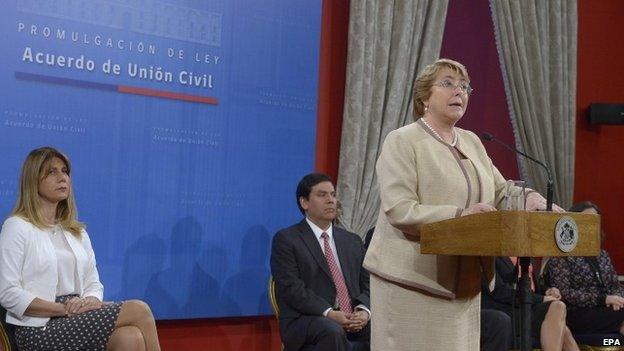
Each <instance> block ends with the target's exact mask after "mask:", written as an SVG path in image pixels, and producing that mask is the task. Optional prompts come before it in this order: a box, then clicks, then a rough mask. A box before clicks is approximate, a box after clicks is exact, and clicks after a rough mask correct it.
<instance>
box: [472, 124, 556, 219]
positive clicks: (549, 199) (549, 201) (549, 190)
mask: <svg viewBox="0 0 624 351" xmlns="http://www.w3.org/2000/svg"><path fill="white" fill-rule="evenodd" d="M481 137H482V138H483V140H486V141H495V142H497V143H499V144H501V145H503V146H504V147H506V148H508V149H509V150H511V151H514V152H516V153H518V154H520V155H522V156H524V157H526V158H528V159H529V160H531V161H533V162H535V163H537V164H538V165H540V166H542V167H543V168H544V169H545V170H546V174H547V175H548V182H547V183H546V211H552V205H553V178H552V173H550V168H548V166H546V164H545V163H543V162H542V161H540V160H538V159H536V158H534V157H531V156H529V155H527V154H525V153H524V152H522V151H520V150H518V149H516V148H515V147H513V146H511V145H508V144H507V143H505V142H502V141H500V140H498V139H496V138H495V137H494V136H493V135H492V134H490V133H488V132H484V133H483V134H481Z"/></svg>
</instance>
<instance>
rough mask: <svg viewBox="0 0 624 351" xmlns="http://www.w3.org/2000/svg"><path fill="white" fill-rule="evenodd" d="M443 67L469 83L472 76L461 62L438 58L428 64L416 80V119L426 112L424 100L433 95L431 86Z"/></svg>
mask: <svg viewBox="0 0 624 351" xmlns="http://www.w3.org/2000/svg"><path fill="white" fill-rule="evenodd" d="M443 68H449V69H450V70H452V71H453V72H455V73H458V74H459V75H461V76H462V78H464V79H465V80H466V81H468V83H470V77H469V76H468V71H467V70H466V67H465V66H464V65H462V64H461V63H459V62H457V61H454V60H450V59H445V58H442V59H438V60H437V61H435V62H434V63H432V64H429V65H427V66H426V67H425V68H424V69H423V70H422V72H420V74H419V75H418V77H417V78H416V80H415V81H414V119H415V120H417V119H419V118H420V117H422V116H423V115H424V114H425V103H424V101H425V100H427V99H429V96H431V86H432V85H433V80H434V79H435V78H436V75H437V74H438V72H440V70H442V69H443Z"/></svg>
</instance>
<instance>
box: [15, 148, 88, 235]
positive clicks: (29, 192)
mask: <svg viewBox="0 0 624 351" xmlns="http://www.w3.org/2000/svg"><path fill="white" fill-rule="evenodd" d="M54 158H58V159H60V160H61V161H63V163H65V167H67V175H69V174H70V171H71V164H70V162H69V158H67V156H65V155H64V154H63V153H62V152H60V151H59V150H57V149H55V148H53V147H49V146H46V147H41V148H38V149H35V150H33V151H31V152H30V153H29V154H28V156H27V157H26V160H24V164H23V165H22V174H21V176H20V187H19V194H18V196H17V202H16V204H15V208H14V209H13V212H12V215H15V216H19V217H21V218H23V219H25V220H27V221H29V222H30V223H32V224H34V225H35V226H37V227H38V228H41V229H45V228H49V227H50V225H48V224H46V223H45V222H44V220H43V217H42V215H41V198H40V196H39V183H40V182H41V180H43V178H44V177H45V175H46V174H47V170H48V168H49V166H50V163H51V162H52V160H53V159H54ZM77 212H78V211H77V209H76V202H75V200H74V194H73V191H72V187H70V190H69V195H68V196H67V199H65V200H63V201H61V202H59V203H58V205H57V207H56V216H55V219H56V221H57V223H58V224H60V225H61V226H62V227H63V229H65V230H68V231H69V232H71V233H72V234H73V235H74V236H76V237H78V238H79V237H80V235H81V232H82V230H83V229H84V228H85V225H84V224H83V223H81V222H79V221H78V220H77V219H76V218H77V216H78V213H77Z"/></svg>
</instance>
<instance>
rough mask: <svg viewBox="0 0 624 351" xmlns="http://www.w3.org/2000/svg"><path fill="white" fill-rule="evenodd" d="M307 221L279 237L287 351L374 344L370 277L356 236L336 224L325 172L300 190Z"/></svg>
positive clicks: (279, 290)
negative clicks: (371, 325)
mask: <svg viewBox="0 0 624 351" xmlns="http://www.w3.org/2000/svg"><path fill="white" fill-rule="evenodd" d="M296 195H297V205H298V206H299V210H300V211H301V213H303V214H304V215H305V218H304V219H303V220H302V221H301V222H299V223H297V224H295V225H293V226H290V227H288V228H285V229H282V230H280V231H278V232H277V234H275V236H274V237H273V247H272V250H271V272H272V274H273V279H274V280H275V288H276V296H277V301H278V304H279V308H280V334H281V337H282V342H283V343H284V347H285V350H286V351H291V350H292V351H294V350H299V349H301V348H303V347H305V348H306V349H313V350H323V351H331V350H351V349H352V345H354V344H355V343H352V342H355V341H357V344H358V345H359V346H363V345H364V347H365V349H366V350H368V341H369V340H370V326H369V323H368V321H369V320H370V313H371V312H370V310H369V306H370V297H369V276H368V272H366V270H365V269H364V268H363V267H362V261H363V260H364V248H363V244H362V240H361V239H360V237H359V236H357V235H356V234H353V233H350V232H348V231H346V230H343V229H340V228H336V227H334V226H333V225H332V222H333V220H334V218H335V217H336V194H335V190H334V185H333V183H332V180H331V178H330V177H329V176H327V175H325V174H319V173H313V174H308V175H306V176H305V177H303V179H301V181H300V182H299V185H298V186H297V194H296Z"/></svg>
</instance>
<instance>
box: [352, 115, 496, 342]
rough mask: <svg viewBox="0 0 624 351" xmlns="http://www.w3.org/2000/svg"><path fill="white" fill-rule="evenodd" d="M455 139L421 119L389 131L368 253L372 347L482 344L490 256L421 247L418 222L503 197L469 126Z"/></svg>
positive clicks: (456, 213) (381, 159) (455, 214)
mask: <svg viewBox="0 0 624 351" xmlns="http://www.w3.org/2000/svg"><path fill="white" fill-rule="evenodd" d="M455 131H456V133H458V140H457V143H456V145H455V147H452V146H450V145H449V144H446V143H445V142H444V141H442V140H440V139H439V138H438V137H437V136H435V135H434V134H433V133H432V132H431V131H430V130H429V129H428V128H427V127H426V126H425V125H424V123H423V122H422V121H417V122H415V123H412V124H410V125H407V126H405V127H402V128H399V129H397V130H395V131H392V132H391V133H390V134H388V136H387V137H386V140H385V142H384V145H383V148H382V152H381V155H380V156H379V159H378V161H377V166H376V170H377V178H378V182H379V192H380V197H381V209H380V212H379V217H378V220H377V224H376V228H375V233H374V235H373V239H372V242H371V244H370V247H369V249H368V252H367V254H366V258H365V260H364V267H365V268H366V269H367V270H368V271H369V272H370V273H371V310H372V321H371V327H372V335H371V338H372V340H371V349H372V350H373V351H393V350H397V351H400V350H427V351H435V350H440V351H454V350H456V351H471V350H474V351H478V350H479V328H480V318H479V316H480V294H479V292H480V281H481V280H480V279H481V274H482V270H483V269H485V270H486V272H485V274H486V275H490V274H491V271H490V270H491V268H492V260H491V259H487V258H479V257H467V256H462V257H456V256H436V255H422V254H421V253H420V245H419V241H418V239H419V235H418V227H419V225H420V224H423V223H431V222H436V221H441V220H445V219H449V218H454V217H458V216H459V215H460V214H461V212H462V210H463V209H464V208H467V207H468V206H470V205H471V204H474V203H477V202H483V203H488V204H491V205H494V206H496V205H498V204H499V203H500V202H501V200H502V198H503V195H504V193H505V190H506V189H505V187H506V181H505V179H504V178H503V176H502V175H501V174H500V172H499V171H498V170H497V169H496V167H494V166H493V165H492V161H491V160H490V158H489V157H488V155H487V153H486V151H485V148H484V147H483V144H482V143H481V141H480V140H479V138H478V137H477V136H476V135H475V134H474V133H472V132H470V131H466V130H463V129H459V128H456V129H455Z"/></svg>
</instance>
